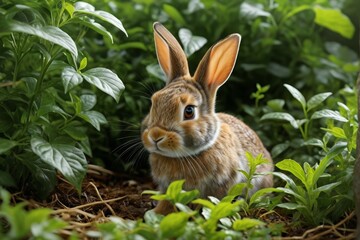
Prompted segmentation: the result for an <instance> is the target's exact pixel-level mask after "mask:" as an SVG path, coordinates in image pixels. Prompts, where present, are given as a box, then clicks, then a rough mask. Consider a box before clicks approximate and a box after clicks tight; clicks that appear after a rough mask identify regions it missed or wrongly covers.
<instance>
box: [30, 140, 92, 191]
mask: <svg viewBox="0 0 360 240" xmlns="http://www.w3.org/2000/svg"><path fill="white" fill-rule="evenodd" d="M31 149H32V150H33V152H34V153H35V154H36V155H38V156H39V157H40V158H41V159H42V160H43V161H44V162H46V163H47V164H49V165H50V166H53V167H54V168H56V169H57V170H59V171H60V172H61V173H62V175H64V177H65V178H66V180H68V181H69V182H70V183H71V184H72V185H74V186H75V188H76V189H77V190H78V191H79V192H80V190H81V183H82V180H83V179H84V177H85V174H86V167H87V162H86V158H85V155H84V153H83V152H82V151H81V150H80V149H78V148H76V147H74V146H71V145H66V144H60V143H50V142H47V141H46V140H44V139H43V138H41V137H38V136H33V137H32V138H31Z"/></svg>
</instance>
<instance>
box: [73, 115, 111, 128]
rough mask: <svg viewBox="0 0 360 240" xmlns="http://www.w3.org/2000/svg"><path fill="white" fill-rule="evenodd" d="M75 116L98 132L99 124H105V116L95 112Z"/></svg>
mask: <svg viewBox="0 0 360 240" xmlns="http://www.w3.org/2000/svg"><path fill="white" fill-rule="evenodd" d="M77 116H78V117H80V118H82V119H84V120H85V121H87V122H88V123H90V124H91V125H92V126H93V127H94V128H96V130H98V131H100V125H101V124H106V123H107V121H106V118H105V116H104V115H103V114H102V113H99V112H97V111H84V112H81V113H79V114H77Z"/></svg>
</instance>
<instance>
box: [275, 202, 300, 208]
mask: <svg viewBox="0 0 360 240" xmlns="http://www.w3.org/2000/svg"><path fill="white" fill-rule="evenodd" d="M276 206H278V207H280V208H285V209H288V210H296V209H301V208H304V206H303V205H300V204H297V203H280V204H278V205H276Z"/></svg>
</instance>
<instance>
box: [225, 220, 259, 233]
mask: <svg viewBox="0 0 360 240" xmlns="http://www.w3.org/2000/svg"><path fill="white" fill-rule="evenodd" d="M264 225H265V223H264V222H262V221H260V220H258V219H253V218H243V219H237V220H235V222H234V223H233V225H232V227H233V229H234V230H235V231H244V230H247V229H250V228H254V227H259V226H264Z"/></svg>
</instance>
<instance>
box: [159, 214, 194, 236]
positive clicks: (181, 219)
mask: <svg viewBox="0 0 360 240" xmlns="http://www.w3.org/2000/svg"><path fill="white" fill-rule="evenodd" d="M189 217H190V215H189V214H187V213H184V212H178V213H170V214H169V215H167V216H166V217H164V218H163V219H162V220H161V222H160V226H159V227H160V231H161V236H162V238H163V239H170V238H176V237H179V236H181V235H182V234H183V233H184V232H185V228H186V223H187V221H188V219H189Z"/></svg>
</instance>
